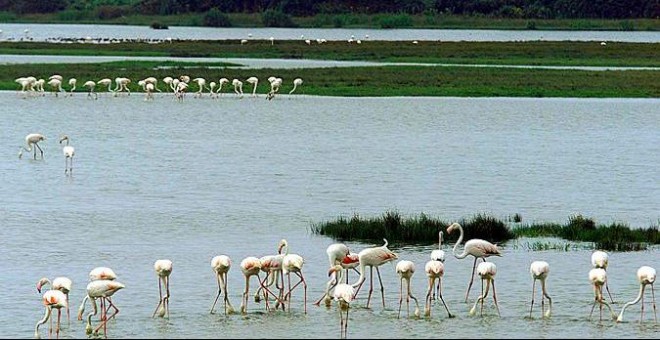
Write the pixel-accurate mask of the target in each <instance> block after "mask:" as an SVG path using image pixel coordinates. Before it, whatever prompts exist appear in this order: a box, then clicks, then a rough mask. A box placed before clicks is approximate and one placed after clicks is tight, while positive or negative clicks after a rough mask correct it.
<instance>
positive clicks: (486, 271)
mask: <svg viewBox="0 0 660 340" xmlns="http://www.w3.org/2000/svg"><path fill="white" fill-rule="evenodd" d="M477 273H478V274H479V276H480V277H481V292H482V294H481V295H480V296H479V297H478V298H477V300H475V301H474V306H472V309H470V313H469V314H470V315H474V314H475V313H476V312H477V304H478V303H479V302H481V315H483V313H484V299H485V298H486V296H488V290H489V288H490V285H491V284H492V285H493V301H494V302H495V307H496V308H497V315H500V307H499V306H498V305H497V293H495V275H496V274H497V266H495V263H492V262H481V263H479V266H478V267H477ZM484 281H486V291H485V292H484ZM500 316H501V315H500Z"/></svg>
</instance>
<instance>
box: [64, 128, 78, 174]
mask: <svg viewBox="0 0 660 340" xmlns="http://www.w3.org/2000/svg"><path fill="white" fill-rule="evenodd" d="M64 141H66V145H64V147H63V148H62V153H63V154H64V173H65V174H66V173H67V171H68V172H69V173H73V156H74V155H75V154H76V151H75V149H74V148H73V146H71V145H69V136H67V135H63V136H62V137H61V138H60V144H62V142H64Z"/></svg>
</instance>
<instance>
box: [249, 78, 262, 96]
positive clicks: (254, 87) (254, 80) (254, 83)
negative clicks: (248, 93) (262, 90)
mask: <svg viewBox="0 0 660 340" xmlns="http://www.w3.org/2000/svg"><path fill="white" fill-rule="evenodd" d="M246 81H247V82H248V83H250V84H252V97H256V96H257V84H259V78H257V77H250V78H248V79H247V80H246Z"/></svg>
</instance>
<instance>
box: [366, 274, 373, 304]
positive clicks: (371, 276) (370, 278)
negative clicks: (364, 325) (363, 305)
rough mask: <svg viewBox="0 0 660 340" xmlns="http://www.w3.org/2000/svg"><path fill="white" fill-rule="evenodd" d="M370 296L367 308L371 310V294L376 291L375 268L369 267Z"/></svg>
mask: <svg viewBox="0 0 660 340" xmlns="http://www.w3.org/2000/svg"><path fill="white" fill-rule="evenodd" d="M369 271H370V272H369V274H370V275H369V281H370V282H369V295H368V297H367V308H369V303H370V302H371V293H373V291H374V267H373V266H370V267H369Z"/></svg>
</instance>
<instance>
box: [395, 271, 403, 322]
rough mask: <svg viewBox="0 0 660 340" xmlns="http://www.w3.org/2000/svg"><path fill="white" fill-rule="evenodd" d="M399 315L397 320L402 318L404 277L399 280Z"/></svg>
mask: <svg viewBox="0 0 660 340" xmlns="http://www.w3.org/2000/svg"><path fill="white" fill-rule="evenodd" d="M399 282H400V284H399V313H398V314H397V317H396V318H397V319H398V318H400V317H401V302H402V301H403V277H402V278H400V279H399Z"/></svg>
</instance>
